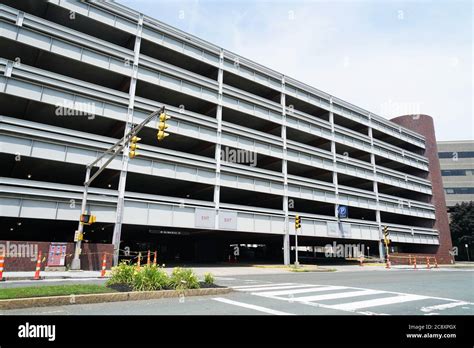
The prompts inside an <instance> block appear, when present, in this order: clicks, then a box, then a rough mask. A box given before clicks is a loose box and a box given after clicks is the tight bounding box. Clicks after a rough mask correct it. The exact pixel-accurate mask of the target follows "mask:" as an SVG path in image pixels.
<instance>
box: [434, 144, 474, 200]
mask: <svg viewBox="0 0 474 348" xmlns="http://www.w3.org/2000/svg"><path fill="white" fill-rule="evenodd" d="M438 152H439V153H438V155H439V162H440V164H441V175H442V176H443V185H444V191H445V194H446V205H447V206H448V209H450V208H452V207H454V206H455V205H456V204H457V203H459V204H460V203H462V202H470V201H474V140H461V141H438Z"/></svg>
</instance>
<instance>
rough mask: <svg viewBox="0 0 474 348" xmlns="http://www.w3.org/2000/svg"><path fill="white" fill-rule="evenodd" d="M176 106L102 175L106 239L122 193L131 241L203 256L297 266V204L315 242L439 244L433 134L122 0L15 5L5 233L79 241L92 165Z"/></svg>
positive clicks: (8, 5) (1, 4)
mask: <svg viewBox="0 0 474 348" xmlns="http://www.w3.org/2000/svg"><path fill="white" fill-rule="evenodd" d="M163 105H164V106H165V107H166V109H167V110H168V114H169V115H170V116H171V117H172V119H171V120H170V121H169V124H170V128H169V129H168V130H169V132H170V134H171V135H170V136H169V137H168V138H166V140H165V141H163V142H160V143H158V142H157V141H156V125H155V124H154V123H150V124H149V125H148V126H147V127H146V128H145V129H144V130H142V132H141V133H140V137H141V138H142V142H141V143H142V144H143V145H142V149H141V150H140V151H139V153H140V155H139V156H138V157H137V158H134V159H132V160H129V159H128V157H127V154H126V153H124V154H123V155H120V156H118V157H117V158H116V159H114V160H113V161H112V163H111V164H110V166H109V168H108V169H107V170H106V171H105V172H104V174H103V175H101V176H100V177H99V178H98V179H97V180H96V181H95V182H94V184H93V185H92V187H91V189H90V192H89V193H90V194H89V202H88V203H89V204H88V210H89V211H92V212H93V213H94V214H95V215H96V216H97V220H98V222H97V223H96V224H95V225H94V227H92V229H93V230H94V233H92V230H91V232H90V234H89V239H90V240H91V241H105V242H109V243H110V240H111V238H112V231H113V229H114V226H116V225H117V224H118V223H119V221H117V214H116V204H117V201H118V200H119V199H121V198H123V199H124V216H123V228H122V229H123V231H122V232H123V233H122V240H123V241H124V243H125V242H126V241H127V240H128V239H134V240H140V241H141V242H144V243H146V242H150V241H155V242H156V243H157V244H161V245H163V244H165V243H170V245H169V248H175V249H176V248H178V249H179V248H180V246H183V248H184V246H185V245H186V250H187V251H186V250H182V251H181V252H182V254H183V255H190V254H193V255H194V257H196V255H197V254H201V253H200V252H199V251H197V250H204V251H205V252H204V253H205V254H206V256H205V257H204V258H206V257H207V256H209V255H217V256H216V257H217V258H219V257H220V256H222V255H221V254H222V253H221V249H222V246H223V245H225V244H226V243H227V244H228V243H230V242H234V243H253V244H266V245H267V246H268V250H270V249H272V251H269V252H268V253H269V255H270V254H272V255H273V254H274V255H280V256H281V253H282V250H283V255H284V257H285V261H286V262H288V261H289V250H290V248H289V244H290V237H289V235H292V234H294V230H293V229H292V225H293V221H294V216H295V214H296V213H298V214H300V215H301V216H302V218H303V228H302V230H301V233H300V235H301V237H300V238H301V240H300V243H302V245H324V244H327V243H330V242H332V241H334V240H335V241H352V242H360V243H365V244H367V245H372V244H373V245H374V247H373V248H372V250H373V251H377V249H378V247H379V244H380V239H381V228H382V226H388V227H389V229H390V238H391V240H392V246H393V247H394V248H395V249H398V250H399V251H406V252H412V251H414V252H423V251H424V250H428V249H430V248H431V249H432V248H433V247H434V248H436V246H437V245H439V231H438V230H436V228H435V221H436V214H435V208H434V206H433V204H431V203H432V183H431V181H430V180H429V161H428V159H427V158H426V157H424V154H425V151H426V146H425V138H424V137H423V136H421V135H420V134H418V133H415V132H413V131H411V130H409V129H407V128H404V127H402V126H400V125H397V124H396V123H393V122H390V121H388V120H386V119H384V118H382V117H380V116H377V115H375V114H373V113H371V112H368V111H366V110H363V109H361V108H359V107H356V106H354V105H352V104H350V103H348V102H345V101H343V100H341V99H339V98H337V97H335V96H332V95H329V94H327V93H324V92H322V91H320V90H318V89H315V88H313V87H311V86H308V85H306V84H304V83H301V82H298V81H296V80H295V79H292V78H290V77H288V76H285V75H283V74H281V73H278V72H275V71H273V70H270V69H268V68H266V67H264V66H261V65H259V64H256V63H254V62H252V61H250V60H248V59H245V58H243V57H240V56H238V55H236V54H234V53H232V52H229V51H227V50H225V49H222V48H220V47H217V46H215V45H213V44H210V43H208V42H206V41H203V40H201V39H199V38H197V37H194V36H192V35H189V34H187V33H185V32H182V31H180V30H178V29H175V28H173V27H170V26H168V25H166V24H164V23H162V22H160V21H157V20H155V19H153V18H150V17H148V16H146V15H143V14H141V13H138V12H136V11H134V10H132V9H129V8H127V7H125V6H123V5H120V4H118V3H114V2H78V1H66V0H49V1H31V0H29V1H21V2H18V1H14V0H0V115H1V116H0V117H1V123H0V125H1V134H0V143H1V153H0V156H1V157H2V163H3V165H2V169H1V180H2V183H1V186H2V190H1V197H0V206H1V219H2V221H3V222H2V224H1V227H0V228H1V231H2V235H3V237H2V238H0V239H14V240H18V239H28V240H55V241H56V240H60V241H61V240H68V241H71V240H72V238H73V237H74V230H75V228H76V227H77V220H78V216H79V214H80V199H81V197H82V190H83V187H82V183H83V181H84V173H85V165H87V164H88V163H91V162H92V161H93V160H94V159H95V158H97V156H99V155H100V154H101V153H102V152H103V151H105V150H106V149H107V148H108V147H110V146H111V145H112V144H113V143H115V142H116V141H117V140H118V139H119V138H120V137H122V136H123V135H124V132H125V131H127V130H128V129H129V128H130V125H131V124H134V123H135V124H136V123H139V122H140V121H142V120H143V119H145V118H146V116H147V115H148V114H149V113H150V112H152V111H154V110H156V109H158V108H159V107H161V106H163ZM84 106H86V107H87V108H88V111H89V112H90V113H91V114H93V116H90V115H89V116H87V117H84V116H80V115H76V116H71V115H69V116H68V115H61V114H59V115H58V109H61V107H63V110H64V109H72V110H76V111H78V110H83V108H84ZM229 149H230V150H245V151H247V152H248V153H250V154H254V156H256V162H255V163H253V164H256V165H253V164H249V163H236V162H234V161H230V160H229V159H228V158H223V157H222V156H221V151H229ZM339 205H346V206H347V207H348V211H349V216H348V217H347V218H338V214H337V207H338V206H339ZM170 235H181V236H182V237H181V238H189V240H190V241H191V240H192V242H190V243H191V244H193V243H194V244H193V245H194V246H190V245H191V244H189V243H188V242H187V241H183V240H181V241H180V242H179V243H177V244H173V241H172V238H173V237H170ZM184 236H187V237H184ZM166 238H171V239H169V240H167V239H166ZM216 241H217V242H216ZM216 243H217V244H216ZM196 245H197V246H196ZM191 249H193V250H194V251H189V250H191ZM431 249H430V250H431ZM213 257H214V256H213ZM213 257H211V258H213ZM198 258H199V257H198Z"/></svg>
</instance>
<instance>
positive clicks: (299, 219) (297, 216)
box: [295, 215, 301, 230]
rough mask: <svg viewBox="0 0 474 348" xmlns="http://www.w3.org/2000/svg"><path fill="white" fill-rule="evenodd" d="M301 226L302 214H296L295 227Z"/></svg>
mask: <svg viewBox="0 0 474 348" xmlns="http://www.w3.org/2000/svg"><path fill="white" fill-rule="evenodd" d="M299 228H301V216H299V215H296V216H295V229H296V230H297V229H299Z"/></svg>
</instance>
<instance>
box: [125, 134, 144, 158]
mask: <svg viewBox="0 0 474 348" xmlns="http://www.w3.org/2000/svg"><path fill="white" fill-rule="evenodd" d="M140 140H142V138H139V137H137V136H136V135H134V136H133V137H132V138H131V139H130V151H129V153H128V157H129V158H135V157H136V156H137V149H139V148H140V146H138V145H137V143H138V142H139V141H140Z"/></svg>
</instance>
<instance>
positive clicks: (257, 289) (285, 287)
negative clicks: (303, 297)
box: [234, 284, 314, 291]
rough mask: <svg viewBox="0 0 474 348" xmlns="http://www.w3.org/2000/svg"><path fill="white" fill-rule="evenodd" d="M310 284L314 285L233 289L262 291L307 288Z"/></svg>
mask: <svg viewBox="0 0 474 348" xmlns="http://www.w3.org/2000/svg"><path fill="white" fill-rule="evenodd" d="M311 286H314V285H309V284H307V285H284V286H272V287H268V286H265V287H259V288H250V289H248V288H247V289H242V288H238V289H236V288H234V290H237V291H262V290H263V291H264V290H268V289H272V290H280V289H295V288H307V287H311Z"/></svg>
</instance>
